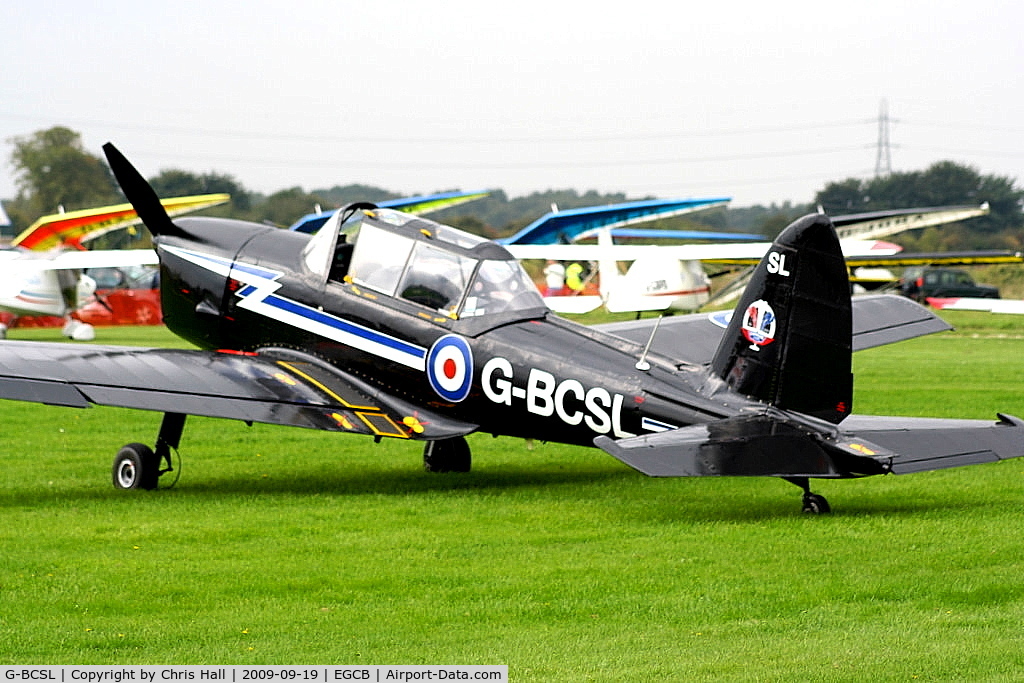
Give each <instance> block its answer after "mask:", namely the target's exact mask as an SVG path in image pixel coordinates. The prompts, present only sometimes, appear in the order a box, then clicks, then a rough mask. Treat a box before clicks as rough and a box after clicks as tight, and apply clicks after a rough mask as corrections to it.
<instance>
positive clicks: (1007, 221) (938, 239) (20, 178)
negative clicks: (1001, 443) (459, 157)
mask: <svg viewBox="0 0 1024 683" xmlns="http://www.w3.org/2000/svg"><path fill="white" fill-rule="evenodd" d="M8 142H9V143H11V144H12V145H13V151H12V153H11V158H10V165H11V167H12V168H13V169H14V171H15V180H16V183H17V187H18V194H17V196H16V197H14V198H11V199H7V200H5V201H4V208H5V209H6V211H7V214H8V215H9V217H10V218H11V220H12V222H13V223H14V229H15V231H18V230H21V229H24V228H25V227H27V226H28V225H30V224H31V223H32V222H33V221H35V220H36V219H37V218H38V217H39V216H42V215H45V214H49V213H55V212H56V211H57V210H58V207H63V208H64V209H65V210H67V211H73V210H76V209H84V208H90V207H95V206H102V205H105V204H113V203H119V202H123V201H124V197H123V195H122V194H121V192H120V190H119V188H118V186H117V183H116V181H115V180H114V178H113V176H112V175H111V173H110V170H109V168H108V167H107V165H106V162H105V161H104V160H103V158H102V157H101V156H99V155H96V154H92V153H91V152H89V151H88V150H86V149H84V147H83V146H82V142H81V136H80V135H79V134H78V133H76V132H75V131H73V130H71V129H69V128H65V127H63V126H56V127H53V128H50V129H47V130H42V131H38V132H36V133H33V134H31V135H28V136H24V137H16V138H12V139H10V140H8ZM148 180H149V182H150V184H152V186H153V188H154V190H156V192H157V194H158V195H159V196H161V197H177V196H183V195H192V194H205V193H211V192H226V193H229V194H230V195H231V198H232V199H231V203H230V204H228V205H225V206H222V207H217V208H214V209H210V210H209V211H208V213H209V214H212V215H221V216H227V217H231V218H239V219H243V220H251V221H257V222H263V223H268V224H273V225H278V226H281V227H285V226H288V225H290V224H291V223H293V222H294V221H295V220H296V219H298V218H299V217H301V216H303V215H305V214H307V213H310V212H312V211H314V209H315V207H317V206H319V207H320V208H322V209H324V210H327V209H333V208H336V207H339V206H344V205H346V204H348V203H350V202H353V201H383V200H387V199H395V198H397V197H399V195H397V194H395V193H393V192H390V191H388V190H386V189H384V188H379V187H373V186H367V185H346V186H334V187H329V188H322V189H314V190H310V191H306V190H304V189H302V188H301V187H291V188H286V189H282V190H279V191H278V192H275V193H273V194H270V195H262V194H259V193H255V192H251V191H249V190H247V189H246V188H245V187H244V185H243V184H242V183H241V182H239V181H238V180H237V179H236V178H234V177H233V176H231V175H227V174H221V173H203V174H197V173H193V172H190V171H186V170H181V169H164V170H162V171H160V173H159V174H157V175H156V176H153V177H151V178H149V179H148ZM449 189H450V188H449ZM723 189H724V190H727V189H728V188H723ZM437 191H445V189H444V188H439V189H438V190H437ZM646 198H649V197H627V196H626V195H625V194H622V193H612V194H602V193H598V192H594V191H590V192H585V193H582V194H580V193H578V192H576V191H575V190H548V191H546V192H536V193H533V194H530V195H527V196H523V197H512V198H510V197H508V196H507V195H506V194H505V193H504V192H503V191H502V190H500V189H497V190H494V191H493V192H492V193H491V194H490V195H489V196H487V197H485V198H483V199H479V200H476V201H473V202H470V203H467V204H463V205H460V206H457V207H453V208H450V209H446V210H444V211H441V212H438V213H436V214H434V215H433V216H432V218H435V219H436V220H439V221H442V222H445V223H449V224H451V225H455V226H457V227H460V228H463V229H466V230H470V231H472V232H475V233H477V234H481V235H486V236H488V237H492V238H493V237H502V236H506V235H510V234H512V233H514V232H515V231H517V230H519V229H520V228H522V227H524V226H526V225H527V224H529V223H530V222H532V221H533V220H535V219H537V218H539V217H540V216H542V215H544V214H545V213H547V212H548V211H551V209H552V207H553V206H555V207H557V208H559V209H563V210H564V209H572V208H579V207H584V206H595V205H602V204H613V203H618V202H624V201H628V200H634V199H646ZM986 201H987V202H988V203H989V205H990V207H991V213H990V215H989V216H987V217H984V218H975V219H972V220H970V221H967V222H965V223H963V224H960V225H954V226H943V227H942V228H941V229H928V230H924V231H917V232H918V233H919V234H914V233H908V234H905V235H902V236H900V237H899V238H898V239H896V240H894V241H898V242H900V243H902V244H903V245H904V246H906V247H908V248H910V249H914V250H923V251H940V250H952V249H980V248H1000V249H1021V248H1024V238H1022V228H1024V215H1022V211H1021V207H1022V202H1024V190H1022V189H1020V188H1018V187H1017V186H1016V181H1015V180H1014V179H1011V178H1006V177H999V176H991V175H981V174H980V173H979V172H978V171H977V170H976V169H974V168H971V167H969V166H963V165H960V164H956V163H954V162H950V161H945V162H940V163H937V164H934V165H932V166H931V167H929V168H928V169H926V170H924V171H915V172H909V173H894V174H891V175H889V176H885V177H880V178H874V179H871V180H860V179H855V178H851V179H846V180H840V181H836V182H832V183H829V184H828V185H826V186H825V188H824V189H822V190H821V191H819V192H818V193H817V194H816V195H815V197H814V199H813V200H812V201H810V202H808V203H807V204H791V203H789V202H786V203H783V204H779V205H776V204H772V205H770V206H752V207H735V208H734V207H729V208H717V209H710V210H707V211H702V212H698V213H695V214H692V215H690V216H682V217H677V218H673V219H666V220H663V221H656V222H652V223H650V224H649V225H651V226H652V227H672V228H680V229H708V230H718V231H723V230H724V231H734V232H752V233H759V234H763V235H766V236H768V237H772V236H774V235H775V234H777V233H778V232H779V231H780V230H782V228H784V227H785V226H786V225H787V224H788V223H789V222H791V221H792V220H793V219H795V218H797V217H799V216H801V215H803V214H806V213H808V212H811V211H815V210H817V207H818V206H821V207H822V208H824V209H825V210H826V211H827V212H828V213H829V214H831V215H841V214H849V213H861V212H867V211H875V210H881V209H898V208H914V207H926V206H944V205H951V204H970V205H977V204H980V203H982V202H986Z"/></svg>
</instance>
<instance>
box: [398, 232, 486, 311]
mask: <svg viewBox="0 0 1024 683" xmlns="http://www.w3.org/2000/svg"><path fill="white" fill-rule="evenodd" d="M475 267H476V260H475V259H472V258H469V257H466V256H462V255H459V254H456V253H453V252H450V251H446V250H444V249H440V248H438V247H436V246H433V245H431V244H428V243H427V242H419V243H417V244H416V248H415V249H414V250H413V257H412V260H410V261H409V267H408V269H406V272H405V277H403V278H402V285H401V286H400V287H399V288H398V295H399V296H400V297H402V298H403V299H407V300H408V301H413V302H415V303H418V304H420V305H422V306H426V307H427V308H432V309H434V310H435V311H438V312H440V313H444V314H445V315H447V316H449V317H455V313H456V311H457V310H458V307H459V303H461V302H462V295H463V293H464V292H465V291H466V287H467V286H468V285H469V279H470V277H472V275H473V269H474V268H475Z"/></svg>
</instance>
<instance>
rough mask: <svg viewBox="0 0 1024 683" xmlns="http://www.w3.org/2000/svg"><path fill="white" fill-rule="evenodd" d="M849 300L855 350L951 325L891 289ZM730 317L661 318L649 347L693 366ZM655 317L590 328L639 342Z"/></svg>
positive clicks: (710, 350)
mask: <svg viewBox="0 0 1024 683" xmlns="http://www.w3.org/2000/svg"><path fill="white" fill-rule="evenodd" d="M991 301H996V299H992V300H991ZM852 305H853V350H854V351H863V350H864V349H870V348H873V347H875V346H882V345H884V344H893V343H895V342H899V341H906V340H907V339H913V338H915V337H920V336H923V335H926V334H934V333H936V332H944V331H946V330H949V329H952V326H951V325H949V323H947V322H946V321H944V320H943V319H942V318H940V317H938V316H937V315H935V313H934V312H933V311H930V310H928V309H927V308H925V307H924V306H921V305H920V304H916V303H914V302H913V301H911V300H910V299H907V298H906V297H902V296H899V295H896V294H865V295H863V296H855V297H853V301H852ZM731 317H732V311H718V312H716V313H693V314H690V315H676V316H672V317H671V318H663V319H662V321H661V325H660V326H659V327H658V333H657V334H656V335H655V336H654V341H653V343H652V344H651V351H652V352H653V353H657V354H659V355H662V356H665V357H667V358H671V359H672V360H675V361H679V362H685V363H692V364H694V365H703V364H704V363H710V362H711V359H712V358H713V357H714V354H715V349H716V348H717V347H718V343H719V341H720V340H721V339H722V334H723V333H724V332H725V328H726V326H727V325H728V323H729V319H730V318H731ZM655 320H656V318H643V319H640V320H626V321H622V322H615V323H602V324H600V325H595V327H597V328H598V329H600V330H602V331H603V332H609V333H611V334H614V335H617V336H619V337H623V338H624V339H629V340H631V341H635V342H637V343H638V344H646V343H647V340H648V339H650V337H651V330H652V328H653V327H654V323H655Z"/></svg>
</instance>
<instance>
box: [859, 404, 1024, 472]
mask: <svg viewBox="0 0 1024 683" xmlns="http://www.w3.org/2000/svg"><path fill="white" fill-rule="evenodd" d="M999 418H1000V420H999V422H994V423H993V422H989V421H986V420H942V419H936V418H911V417H880V416H879V417H876V416H868V415H852V416H850V417H849V418H848V419H847V420H846V421H845V422H843V435H844V436H845V437H846V438H849V439H857V438H863V439H864V440H865V441H869V442H870V443H871V444H874V445H876V446H878V447H881V448H883V449H886V450H888V451H890V452H891V453H892V459H891V462H890V464H889V470H890V471H891V472H893V473H894V474H908V473H910V472H924V471H927V470H941V469H946V468H949V467H963V466H964V465H977V464H981V463H986V462H996V461H999V460H1006V459H1008V458H1019V457H1021V456H1024V421H1022V420H1020V419H1019V418H1016V417H1011V416H1005V415H1000V416H999ZM867 455H871V454H870V453H867Z"/></svg>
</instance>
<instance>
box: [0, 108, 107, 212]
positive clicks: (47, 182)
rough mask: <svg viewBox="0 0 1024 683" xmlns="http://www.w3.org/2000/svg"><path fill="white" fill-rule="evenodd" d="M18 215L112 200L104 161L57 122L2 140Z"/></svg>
mask: <svg viewBox="0 0 1024 683" xmlns="http://www.w3.org/2000/svg"><path fill="white" fill-rule="evenodd" d="M8 142H10V143H11V144H12V145H14V150H13V151H12V152H11V166H13V167H14V171H15V183H16V184H17V187H18V197H17V202H18V204H19V206H18V208H19V210H20V213H22V214H32V215H34V216H36V217H38V216H41V215H45V214H48V213H54V212H56V211H58V210H59V208H60V207H63V208H64V209H66V210H68V211H72V210H77V209H87V208H91V207H94V206H102V205H105V204H112V203H116V202H117V201H118V200H119V194H118V191H117V186H116V184H115V183H114V178H113V176H112V175H111V173H110V169H109V168H108V167H107V164H106V163H105V162H104V161H103V160H102V159H100V158H99V157H98V156H95V155H93V154H89V153H88V152H86V151H85V149H83V147H82V139H81V136H80V135H79V134H78V133H76V132H75V131H73V130H71V129H69V128H65V127H63V126H55V127H53V128H50V129H48V130H41V131H38V132H36V133H33V134H32V135H29V136H25V137H14V138H11V139H10V140H8Z"/></svg>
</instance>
